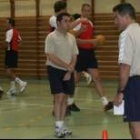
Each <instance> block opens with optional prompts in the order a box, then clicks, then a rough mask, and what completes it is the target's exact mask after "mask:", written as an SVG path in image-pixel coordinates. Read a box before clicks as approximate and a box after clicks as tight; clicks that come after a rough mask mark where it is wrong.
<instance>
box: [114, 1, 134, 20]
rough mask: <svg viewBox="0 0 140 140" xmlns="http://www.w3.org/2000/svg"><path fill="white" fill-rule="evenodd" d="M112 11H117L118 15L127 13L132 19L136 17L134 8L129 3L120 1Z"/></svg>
mask: <svg viewBox="0 0 140 140" xmlns="http://www.w3.org/2000/svg"><path fill="white" fill-rule="evenodd" d="M113 12H118V13H119V14H120V15H122V16H124V15H127V14H128V15H129V16H130V17H131V18H132V19H136V11H135V8H134V7H133V6H132V5H131V4H130V3H121V4H118V5H116V6H115V7H114V8H113Z"/></svg>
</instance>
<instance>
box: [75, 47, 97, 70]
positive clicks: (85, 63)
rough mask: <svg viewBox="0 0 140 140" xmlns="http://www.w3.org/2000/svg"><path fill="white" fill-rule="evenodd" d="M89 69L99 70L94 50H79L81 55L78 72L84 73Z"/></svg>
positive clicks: (79, 56) (77, 65) (77, 67)
mask: <svg viewBox="0 0 140 140" xmlns="http://www.w3.org/2000/svg"><path fill="white" fill-rule="evenodd" d="M88 69H98V62H97V59H96V57H95V52H94V50H93V49H90V50H85V49H81V48H79V55H78V58H77V64H76V71H77V72H78V73H79V72H82V71H87V70H88Z"/></svg>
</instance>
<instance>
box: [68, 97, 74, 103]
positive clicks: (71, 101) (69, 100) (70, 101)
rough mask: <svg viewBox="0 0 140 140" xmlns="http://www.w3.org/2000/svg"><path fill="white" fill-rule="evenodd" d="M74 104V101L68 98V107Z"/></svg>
mask: <svg viewBox="0 0 140 140" xmlns="http://www.w3.org/2000/svg"><path fill="white" fill-rule="evenodd" d="M73 103H74V99H73V98H71V97H69V98H68V105H72V104H73Z"/></svg>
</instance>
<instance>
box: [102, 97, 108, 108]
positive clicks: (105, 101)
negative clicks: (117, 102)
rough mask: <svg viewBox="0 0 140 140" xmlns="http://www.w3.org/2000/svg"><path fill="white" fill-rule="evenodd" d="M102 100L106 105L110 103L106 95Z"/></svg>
mask: <svg viewBox="0 0 140 140" xmlns="http://www.w3.org/2000/svg"><path fill="white" fill-rule="evenodd" d="M101 100H102V103H103V105H104V106H106V105H107V104H108V103H109V101H108V100H107V98H106V97H102V98H101Z"/></svg>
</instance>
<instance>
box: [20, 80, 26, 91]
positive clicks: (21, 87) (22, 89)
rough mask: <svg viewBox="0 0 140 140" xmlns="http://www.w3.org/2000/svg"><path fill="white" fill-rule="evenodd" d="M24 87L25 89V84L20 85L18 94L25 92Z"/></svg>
mask: <svg viewBox="0 0 140 140" xmlns="http://www.w3.org/2000/svg"><path fill="white" fill-rule="evenodd" d="M26 87H27V82H23V83H22V84H21V85H20V93H23V92H24V91H25V89H26Z"/></svg>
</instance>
